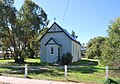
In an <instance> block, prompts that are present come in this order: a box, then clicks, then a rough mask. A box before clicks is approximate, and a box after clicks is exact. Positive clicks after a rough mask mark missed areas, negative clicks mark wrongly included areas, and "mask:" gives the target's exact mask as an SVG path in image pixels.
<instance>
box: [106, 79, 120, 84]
mask: <svg viewBox="0 0 120 84" xmlns="http://www.w3.org/2000/svg"><path fill="white" fill-rule="evenodd" d="M104 84H119V83H118V82H116V81H114V80H113V79H110V78H108V79H107V80H106V81H105V83H104Z"/></svg>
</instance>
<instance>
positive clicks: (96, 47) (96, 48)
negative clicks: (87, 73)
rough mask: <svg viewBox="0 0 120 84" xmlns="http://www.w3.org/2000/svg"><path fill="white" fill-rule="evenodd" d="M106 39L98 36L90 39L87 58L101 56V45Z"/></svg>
mask: <svg viewBox="0 0 120 84" xmlns="http://www.w3.org/2000/svg"><path fill="white" fill-rule="evenodd" d="M104 41H105V38H104V37H101V36H98V37H95V38H93V39H90V40H89V42H88V43H87V50H86V56H87V58H90V59H93V58H94V57H97V58H98V57H100V56H101V45H103V43H104Z"/></svg>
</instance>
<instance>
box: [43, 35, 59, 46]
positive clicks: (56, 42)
mask: <svg viewBox="0 0 120 84" xmlns="http://www.w3.org/2000/svg"><path fill="white" fill-rule="evenodd" d="M51 40H53V41H54V42H55V43H49V42H50V41H51ZM47 44H57V45H59V46H61V44H60V43H59V42H58V41H56V40H55V39H54V38H52V37H51V38H50V39H49V40H48V41H47V42H46V44H45V46H46V45H47Z"/></svg>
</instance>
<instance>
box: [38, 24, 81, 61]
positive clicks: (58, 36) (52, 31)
mask: <svg viewBox="0 0 120 84" xmlns="http://www.w3.org/2000/svg"><path fill="white" fill-rule="evenodd" d="M40 47H41V48H40V52H41V62H47V63H55V62H58V61H60V60H61V57H62V56H63V54H66V53H68V52H69V53H71V54H72V56H73V59H72V62H76V61H78V60H80V58H81V44H80V42H79V41H77V40H76V39H75V38H74V37H73V36H71V35H70V34H69V33H68V32H67V30H65V29H63V28H62V27H60V26H59V25H58V24H57V23H56V22H54V23H53V24H52V26H51V27H50V28H49V29H48V30H47V32H46V33H45V34H44V35H43V36H42V37H41V39H40Z"/></svg>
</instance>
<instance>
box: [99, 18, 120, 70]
mask: <svg viewBox="0 0 120 84" xmlns="http://www.w3.org/2000/svg"><path fill="white" fill-rule="evenodd" d="M101 63H103V64H104V65H109V66H112V67H114V68H119V67H120V18H117V19H116V20H115V21H114V22H112V23H111V24H110V25H109V29H108V38H107V39H106V40H105V43H104V45H103V46H102V56H101Z"/></svg>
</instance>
